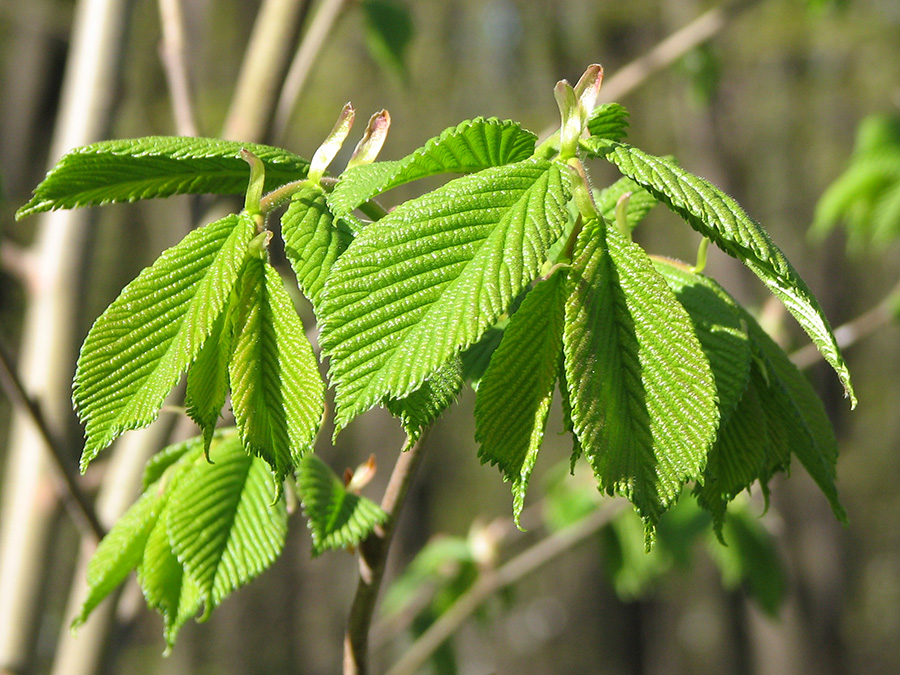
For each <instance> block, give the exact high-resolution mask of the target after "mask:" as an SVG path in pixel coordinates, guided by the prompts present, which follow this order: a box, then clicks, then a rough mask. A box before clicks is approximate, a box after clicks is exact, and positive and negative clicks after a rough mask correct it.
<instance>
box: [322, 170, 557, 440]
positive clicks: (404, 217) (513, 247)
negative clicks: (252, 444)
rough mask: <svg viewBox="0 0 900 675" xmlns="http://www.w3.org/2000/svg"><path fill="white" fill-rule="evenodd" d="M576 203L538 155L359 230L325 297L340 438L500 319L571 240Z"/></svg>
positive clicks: (325, 342) (463, 181) (451, 186)
mask: <svg viewBox="0 0 900 675" xmlns="http://www.w3.org/2000/svg"><path fill="white" fill-rule="evenodd" d="M567 198H568V186H567V182H566V180H565V179H564V178H563V173H562V168H561V166H560V165H558V164H555V163H550V162H547V161H545V160H540V159H529V160H526V161H523V162H519V163H517V164H512V165H509V166H504V167H497V168H492V169H486V170H484V171H481V172H479V173H477V174H474V175H472V176H465V177H463V178H458V179H456V180H454V181H451V182H450V183H448V184H447V185H445V186H443V187H441V188H439V189H437V190H435V191H433V192H430V193H428V194H426V195H423V196H422V197H419V198H418V199H414V200H412V201H409V202H406V203H404V204H402V205H401V206H399V207H397V209H395V210H394V211H393V212H391V213H390V214H389V215H388V216H386V217H385V218H383V219H381V220H379V221H378V222H376V223H373V224H371V225H369V226H368V227H367V228H366V229H365V230H363V232H362V233H360V235H359V236H358V237H357V238H356V239H355V240H354V241H353V243H352V244H351V245H350V247H349V248H348V249H347V251H346V253H345V254H344V255H343V256H341V258H340V259H339V260H338V261H337V263H335V266H334V267H333V269H332V274H331V275H330V276H329V278H328V280H327V281H326V283H325V290H324V291H323V294H322V319H323V325H322V333H321V337H320V342H321V345H322V348H323V350H324V351H325V352H326V353H327V354H328V355H329V356H330V357H331V379H332V382H333V383H334V385H335V389H336V396H335V401H336V408H337V412H336V415H335V423H336V428H337V429H338V430H339V429H340V428H342V427H344V426H346V424H347V423H348V422H349V421H350V420H351V419H353V418H354V417H355V416H356V415H358V414H359V413H361V412H363V411H365V410H367V409H368V408H370V407H372V406H373V405H376V404H377V403H379V402H380V401H381V400H382V399H384V398H385V397H391V398H403V397H405V396H407V395H409V394H410V393H412V392H413V391H415V390H416V389H418V388H419V387H420V386H421V385H422V383H423V382H424V381H425V379H426V378H428V377H429V376H430V375H431V374H432V373H434V372H435V371H436V370H437V369H438V368H440V367H441V366H442V365H444V364H445V363H446V362H447V361H448V360H449V359H450V358H451V357H453V356H455V355H456V354H457V353H458V352H459V351H460V350H462V349H465V348H466V347H468V346H469V345H471V344H474V343H475V342H476V341H477V340H478V339H479V338H480V337H481V336H482V334H483V333H484V332H485V331H486V330H487V329H488V328H490V327H491V326H492V325H494V323H496V321H497V319H498V318H499V317H500V315H501V314H502V313H503V312H505V311H507V310H508V308H509V305H510V303H511V302H512V301H513V299H514V298H515V297H516V296H517V295H518V294H519V292H520V291H521V290H522V289H523V288H524V287H525V285H526V284H528V283H529V282H531V281H532V280H533V279H534V277H535V276H536V274H537V272H538V270H539V269H540V266H541V264H542V263H543V262H544V259H545V256H546V252H547V249H548V247H549V246H550V244H552V243H553V242H554V241H555V240H556V239H557V238H558V237H559V236H560V234H561V233H562V229H563V225H564V224H565V222H566V220H567V218H568V211H567V208H566V201H567Z"/></svg>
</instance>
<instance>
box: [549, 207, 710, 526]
mask: <svg viewBox="0 0 900 675" xmlns="http://www.w3.org/2000/svg"><path fill="white" fill-rule="evenodd" d="M599 225H600V226H599V227H596V228H594V227H589V226H586V227H585V229H584V231H583V232H582V236H581V238H580V241H579V243H580V244H581V245H582V246H583V247H584V248H583V251H582V252H581V254H580V255H579V257H578V259H577V261H576V263H575V264H574V266H573V268H572V269H571V271H570V272H569V280H570V287H571V295H570V296H569V300H568V302H567V304H566V328H565V331H564V333H563V350H564V354H565V374H566V381H567V385H568V387H569V396H570V400H571V406H572V410H571V416H572V424H573V427H574V431H575V435H576V437H577V438H578V440H579V441H580V442H581V445H582V446H583V448H584V454H585V456H586V457H587V459H588V461H589V463H590V464H591V466H592V467H593V469H594V473H595V475H596V477H597V480H598V483H599V487H600V489H601V490H603V491H605V492H607V493H609V494H613V493H619V494H622V495H625V496H626V497H628V498H629V499H630V500H631V501H632V502H633V503H634V505H635V507H636V508H637V510H638V512H639V513H640V514H641V517H642V518H643V519H644V522H645V525H646V527H647V533H648V535H650V534H651V533H652V528H653V526H654V525H655V523H656V522H657V521H658V519H659V516H660V515H661V514H662V513H663V511H665V510H666V509H667V508H669V507H670V506H672V505H673V504H674V503H675V501H676V499H677V498H678V495H679V493H680V492H681V487H682V486H683V485H684V483H685V482H686V481H688V480H694V479H697V478H698V477H699V476H700V475H701V472H702V471H703V467H704V466H705V463H706V453H707V451H708V449H709V447H710V445H711V444H712V442H713V441H714V440H715V437H716V428H717V425H718V411H717V410H716V401H715V393H716V390H715V382H714V380H713V376H712V373H711V372H710V366H709V362H708V361H707V359H706V357H705V355H704V354H703V351H702V349H701V345H700V343H699V341H698V339H697V337H696V336H695V334H694V327H693V324H692V322H691V319H690V317H689V316H688V314H687V312H686V311H685V310H684V308H683V307H682V306H681V304H680V303H679V302H678V300H677V299H676V298H675V296H674V295H673V293H672V291H671V290H669V288H668V286H667V285H666V283H665V281H664V280H663V278H662V277H661V276H660V275H659V273H658V272H657V271H656V270H655V269H654V268H653V266H652V264H651V262H650V260H649V258H648V257H647V255H646V253H644V251H643V250H642V249H641V248H640V247H639V246H637V245H636V244H633V243H631V242H629V241H626V240H625V239H624V237H623V236H622V235H621V233H619V231H618V229H617V228H615V227H605V226H603V225H602V223H600V224H599Z"/></svg>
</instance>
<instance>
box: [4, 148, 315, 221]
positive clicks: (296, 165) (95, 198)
mask: <svg viewBox="0 0 900 675" xmlns="http://www.w3.org/2000/svg"><path fill="white" fill-rule="evenodd" d="M241 149H247V150H249V151H250V152H252V153H253V154H254V155H256V156H257V157H259V158H260V159H261V160H262V162H263V164H265V167H266V182H265V189H266V190H271V189H273V188H275V187H277V186H279V185H281V184H283V183H287V182H289V181H293V180H299V179H301V178H303V177H305V176H306V171H307V169H308V168H309V163H308V162H307V161H306V160H305V159H303V158H301V157H298V156H297V155H294V154H292V153H290V152H288V151H287V150H281V149H279V148H273V147H269V146H267V145H259V144H256V143H238V142H235V141H222V140H218V139H213V138H190V137H179V136H148V137H145V138H132V139H125V140H116V141H102V142H100V143H94V144H93V145H88V146H85V147H82V148H76V149H75V150H72V151H71V152H69V153H67V154H66V155H64V156H63V157H62V159H60V160H59V162H58V163H57V165H56V166H55V167H53V169H52V170H51V171H50V173H48V174H47V177H46V178H44V180H43V182H42V183H41V184H40V185H38V186H37V188H35V190H34V196H33V197H32V198H31V201H29V202H28V203H27V204H26V205H25V206H23V207H22V208H21V209H19V211H18V212H17V213H16V218H24V217H25V216H28V215H31V214H33V213H38V212H41V211H50V210H52V209H72V208H76V207H79V206H96V205H99V204H110V203H113V202H134V201H137V200H139V199H150V198H153V197H169V196H171V195H177V194H204V193H209V194H243V193H244V192H245V191H246V189H247V183H248V181H249V180H250V168H249V167H248V166H247V162H245V161H244V160H243V159H242V158H241Z"/></svg>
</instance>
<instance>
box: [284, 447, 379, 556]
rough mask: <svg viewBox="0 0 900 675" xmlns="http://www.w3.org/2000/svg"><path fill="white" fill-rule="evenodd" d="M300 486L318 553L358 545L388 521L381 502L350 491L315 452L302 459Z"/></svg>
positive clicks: (314, 549)
mask: <svg viewBox="0 0 900 675" xmlns="http://www.w3.org/2000/svg"><path fill="white" fill-rule="evenodd" d="M297 487H298V488H299V491H300V496H301V500H302V503H303V514H304V515H305V516H306V518H307V524H308V526H309V529H310V533H311V534H312V543H313V555H314V556H318V555H321V554H322V553H324V552H325V551H327V550H329V549H341V548H348V547H350V546H357V545H359V543H360V542H362V541H363V540H364V539H365V538H366V537H368V536H369V534H370V533H371V532H372V530H373V529H374V528H375V526H376V525H380V524H383V523H384V522H385V521H386V520H387V514H386V513H385V512H384V511H382V510H381V509H380V508H379V507H378V505H377V504H375V503H374V502H372V501H370V500H368V499H366V498H365V497H361V496H360V495H356V494H353V493H352V492H347V490H345V489H344V484H343V483H342V482H341V479H340V478H338V477H337V476H336V475H335V473H334V472H333V471H332V470H331V469H330V468H329V466H328V465H327V464H325V462H323V461H322V460H321V459H319V458H318V457H316V456H315V455H313V454H308V455H306V456H305V457H304V458H303V459H302V460H301V462H300V467H299V473H298V478H297Z"/></svg>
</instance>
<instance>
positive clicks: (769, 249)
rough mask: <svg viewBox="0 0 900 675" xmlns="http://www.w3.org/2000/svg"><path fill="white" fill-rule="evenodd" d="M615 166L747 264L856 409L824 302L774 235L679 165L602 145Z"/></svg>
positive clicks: (620, 146)
mask: <svg viewBox="0 0 900 675" xmlns="http://www.w3.org/2000/svg"><path fill="white" fill-rule="evenodd" d="M598 147H599V149H600V150H601V151H602V154H603V155H604V156H605V157H606V159H608V160H609V161H610V162H612V163H614V164H615V165H616V166H617V167H618V168H619V170H620V171H621V172H622V173H623V174H624V175H626V176H628V177H629V178H631V179H632V180H634V181H636V182H638V183H640V184H641V185H642V186H643V187H644V188H645V189H647V190H648V191H649V192H650V193H651V194H652V195H653V196H655V197H656V198H657V199H659V200H660V201H661V202H664V203H665V204H666V205H668V206H669V208H671V209H672V210H673V211H675V212H676V213H677V214H679V215H680V216H681V217H682V218H684V219H685V221H686V222H687V223H688V224H690V225H691V227H693V228H694V229H695V230H697V231H698V232H700V233H701V234H702V235H703V236H704V237H707V238H708V239H710V240H712V241H714V242H715V243H716V244H717V245H718V246H719V248H721V249H722V250H723V251H725V252H726V253H728V254H729V255H732V256H734V257H736V258H738V259H740V260H741V261H743V262H744V264H745V265H747V267H749V268H750V269H751V271H753V273H754V274H756V276H758V277H759V278H760V279H761V280H762V282H763V283H764V284H766V286H768V288H769V290H771V291H772V292H773V293H774V294H775V295H776V296H778V297H779V298H780V299H781V301H782V302H783V303H784V305H785V307H787V309H788V311H790V312H791V314H793V315H794V317H795V318H796V319H797V321H798V322H799V323H800V325H801V326H802V328H803V329H804V330H805V331H806V332H807V334H808V335H809V336H810V338H811V339H812V341H813V343H815V345H816V347H817V348H818V349H819V351H820V352H821V353H822V356H823V357H824V358H825V360H826V361H827V362H828V363H829V364H831V367H832V368H834V370H835V372H836V373H837V375H838V377H839V378H840V380H841V383H842V384H843V386H844V391H845V392H846V394H847V395H848V396H849V397H850V403H851V407H855V406H856V395H855V394H854V392H853V385H852V384H851V383H850V373H849V371H848V370H847V366H846V364H845V363H844V359H843V356H841V351H840V348H839V347H838V344H837V340H836V339H835V337H834V334H833V333H832V332H831V327H830V326H829V324H828V319H826V318H825V314H824V313H823V312H822V309H821V307H820V306H819V303H818V301H817V300H816V299H815V297H814V296H813V294H812V292H811V291H810V290H809V288H808V287H807V285H806V283H805V282H804V281H803V280H802V279H801V278H800V276H799V275H798V274H797V271H796V270H795V269H794V267H793V266H792V265H791V264H790V262H788V260H787V258H785V257H784V254H783V253H782V252H781V250H780V249H779V248H778V247H777V246H776V245H775V244H774V243H773V242H772V240H771V239H770V238H769V235H768V233H767V232H766V231H765V230H764V229H763V228H762V227H761V226H760V225H759V224H758V223H757V222H755V221H754V220H752V219H751V218H750V217H749V216H748V215H747V214H746V213H745V212H744V210H743V209H742V208H741V207H740V206H739V205H738V204H737V202H735V201H734V199H732V198H731V197H729V196H728V195H726V194H725V193H724V192H722V191H721V190H719V189H718V188H717V187H715V186H714V185H712V184H711V183H709V182H708V181H706V180H704V179H703V178H700V177H698V176H695V175H693V174H691V173H688V172H687V171H685V170H684V169H682V168H681V167H679V166H678V165H676V164H675V163H674V162H673V161H671V160H669V159H666V158H663V157H655V156H653V155H648V154H647V153H645V152H642V151H641V150H638V149H637V148H634V147H632V146H629V145H626V144H624V143H616V142H613V141H599V146H598Z"/></svg>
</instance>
